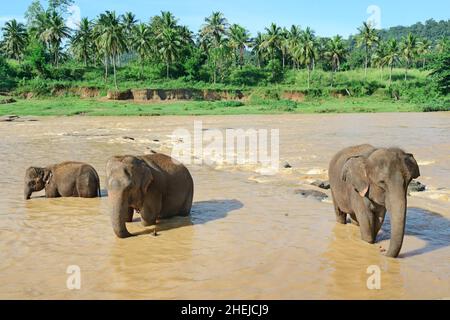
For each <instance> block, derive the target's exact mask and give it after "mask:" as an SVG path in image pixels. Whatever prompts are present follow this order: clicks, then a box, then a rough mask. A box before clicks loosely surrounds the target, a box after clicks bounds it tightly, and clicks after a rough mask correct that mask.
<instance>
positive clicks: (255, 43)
mask: <svg viewBox="0 0 450 320" xmlns="http://www.w3.org/2000/svg"><path fill="white" fill-rule="evenodd" d="M263 42H264V35H263V34H262V33H261V32H258V33H257V34H256V37H255V38H253V39H252V41H251V47H252V53H253V54H254V55H255V57H256V64H257V66H258V68H261V60H262V58H263V55H264V50H263V47H262V45H263Z"/></svg>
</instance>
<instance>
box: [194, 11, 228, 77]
mask: <svg viewBox="0 0 450 320" xmlns="http://www.w3.org/2000/svg"><path fill="white" fill-rule="evenodd" d="M227 32H228V21H227V19H226V18H225V17H224V16H223V13H221V12H218V11H217V12H213V13H212V14H211V15H210V16H209V17H207V18H205V24H204V25H203V26H202V28H201V30H200V39H201V42H202V46H203V47H204V48H205V50H206V51H207V54H208V59H209V60H210V62H211V63H212V65H213V82H214V83H216V79H217V66H218V65H219V64H221V61H219V60H220V59H222V57H223V55H222V54H219V52H220V51H222V49H221V48H223V44H224V41H223V40H224V37H225V35H226V34H227ZM212 49H214V50H213V51H215V52H214V53H213V54H212V53H211V52H210V51H211V50H212ZM217 59H219V60H217Z"/></svg>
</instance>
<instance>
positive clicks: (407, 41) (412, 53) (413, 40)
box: [401, 33, 418, 81]
mask: <svg viewBox="0 0 450 320" xmlns="http://www.w3.org/2000/svg"><path fill="white" fill-rule="evenodd" d="M417 49H418V47H417V37H416V36H415V35H413V34H412V33H409V34H408V35H407V36H406V37H404V38H403V39H402V46H401V51H402V56H403V59H404V60H405V81H406V80H407V78H408V69H409V66H410V65H411V62H412V61H413V60H414V59H415V58H416V57H417Z"/></svg>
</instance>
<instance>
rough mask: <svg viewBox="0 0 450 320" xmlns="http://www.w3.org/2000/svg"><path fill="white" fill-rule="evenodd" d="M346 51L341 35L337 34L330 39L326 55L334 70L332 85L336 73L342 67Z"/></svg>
mask: <svg viewBox="0 0 450 320" xmlns="http://www.w3.org/2000/svg"><path fill="white" fill-rule="evenodd" d="M346 53H347V49H346V48H345V45H344V42H343V40H342V37H341V36H340V35H336V36H334V37H333V38H331V39H330V40H329V41H328V43H327V48H326V51H325V57H327V58H328V59H330V60H331V66H332V71H333V76H332V82H331V86H333V83H334V74H335V73H336V72H337V71H339V69H340V68H341V61H342V60H343V59H344V57H345V55H346Z"/></svg>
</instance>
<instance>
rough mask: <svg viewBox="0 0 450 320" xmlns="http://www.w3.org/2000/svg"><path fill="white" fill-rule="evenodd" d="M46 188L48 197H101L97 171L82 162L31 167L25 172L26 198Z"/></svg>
mask: <svg viewBox="0 0 450 320" xmlns="http://www.w3.org/2000/svg"><path fill="white" fill-rule="evenodd" d="M44 188H45V196H46V197H47V198H58V197H82V198H95V197H100V179H99V177H98V174H97V171H95V169H94V168H93V167H92V166H91V165H89V164H87V163H82V162H74V161H66V162H62V163H59V164H54V165H50V166H48V167H45V168H39V167H30V168H28V169H27V170H26V172H25V187H24V198H25V200H28V199H30V197H31V194H32V193H33V192H37V191H41V190H42V189H44Z"/></svg>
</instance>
